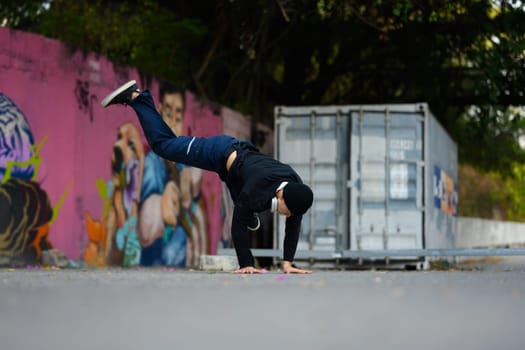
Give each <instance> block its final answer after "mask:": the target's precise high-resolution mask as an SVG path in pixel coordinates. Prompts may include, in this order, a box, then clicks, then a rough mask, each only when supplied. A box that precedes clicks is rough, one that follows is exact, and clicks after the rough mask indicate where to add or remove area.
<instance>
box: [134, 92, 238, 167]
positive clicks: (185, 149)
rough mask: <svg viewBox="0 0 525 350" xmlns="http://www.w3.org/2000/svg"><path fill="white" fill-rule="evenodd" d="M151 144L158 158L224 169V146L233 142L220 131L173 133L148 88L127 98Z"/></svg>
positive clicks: (234, 141)
mask: <svg viewBox="0 0 525 350" xmlns="http://www.w3.org/2000/svg"><path fill="white" fill-rule="evenodd" d="M129 105H130V106H131V107H132V108H133V109H134V110H135V112H136V113H137V116H138V118H139V122H140V125H141V126H142V129H143V130H144V135H145V136H146V139H147V140H148V143H149V144H150V146H151V148H152V149H153V151H154V152H155V153H157V154H158V155H159V156H161V157H162V158H165V159H168V160H172V161H174V162H179V163H183V164H186V165H189V166H194V167H197V168H201V169H205V170H211V171H215V172H217V173H219V174H220V175H221V173H223V172H224V168H225V165H226V159H225V157H226V156H227V154H226V152H227V150H228V149H229V148H230V147H231V146H232V145H233V144H234V143H236V142H237V140H235V139H234V138H233V137H231V136H226V135H220V136H213V137H209V138H203V137H190V136H177V135H175V134H174V133H173V131H172V130H171V129H170V127H169V126H168V125H167V124H166V123H165V122H164V120H162V117H161V116H160V114H159V113H158V111H157V109H156V108H155V104H154V102H153V98H152V97H151V94H150V93H149V91H144V92H142V93H140V95H139V96H137V97H136V98H134V99H133V100H131V101H130V103H129Z"/></svg>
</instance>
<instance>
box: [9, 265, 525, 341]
mask: <svg viewBox="0 0 525 350" xmlns="http://www.w3.org/2000/svg"><path fill="white" fill-rule="evenodd" d="M502 266H503V265H502ZM524 315H525V265H522V264H519V263H517V264H514V265H512V267H511V268H509V267H508V266H507V265H505V266H504V267H502V268H497V267H494V266H492V267H491V269H485V268H483V269H481V270H479V269H473V270H471V271H446V272H440V271H411V272H404V271H315V272H314V274H312V275H304V276H300V275H283V274H281V273H279V272H278V271H270V272H268V273H266V274H263V275H257V276H255V275H253V276H251V275H250V276H248V275H244V276H240V275H231V274H229V273H206V272H202V271H189V270H179V269H176V270H170V269H129V270H126V269H112V270H26V269H21V270H11V269H3V270H0V349H4V350H11V349H24V350H27V349H56V350H61V349H145V348H147V349H367V350H370V349H404V350H406V349H425V350H429V349H461V350H467V349H472V350H474V349H476V350H482V349H494V348H499V349H520V350H521V349H523V348H524V346H525V332H524V326H523V319H524Z"/></svg>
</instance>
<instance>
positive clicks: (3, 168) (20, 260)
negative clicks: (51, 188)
mask: <svg viewBox="0 0 525 350" xmlns="http://www.w3.org/2000/svg"><path fill="white" fill-rule="evenodd" d="M42 145H43V142H42V144H40V145H37V146H35V144H34V142H33V134H32V133H31V130H30V128H29V125H28V123H27V120H26V118H25V116H24V114H23V113H22V111H20V110H19V109H18V107H17V106H16V105H15V104H14V103H13V102H12V101H11V100H10V99H9V98H8V97H7V96H5V95H4V94H2V93H0V265H4V266H5V265H16V266H18V265H22V266H24V265H26V264H36V263H38V262H39V261H40V256H41V253H42V251H43V250H50V249H52V245H51V242H50V241H49V240H48V233H49V227H50V225H51V223H52V221H53V217H54V209H53V208H52V206H51V203H50V201H49V197H48V195H47V193H46V192H45V191H44V190H43V189H42V188H41V186H40V184H39V183H37V182H36V181H35V178H36V175H37V172H38V167H39V164H40V162H41V159H40V158H39V155H38V153H39V150H40V148H41V147H42ZM58 207H59V206H58ZM57 211H58V210H57Z"/></svg>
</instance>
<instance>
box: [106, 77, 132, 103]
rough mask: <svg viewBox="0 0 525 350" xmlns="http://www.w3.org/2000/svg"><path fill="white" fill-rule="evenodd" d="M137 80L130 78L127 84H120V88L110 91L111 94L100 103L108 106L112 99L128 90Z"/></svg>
mask: <svg viewBox="0 0 525 350" xmlns="http://www.w3.org/2000/svg"><path fill="white" fill-rule="evenodd" d="M136 83H137V82H136V81H135V80H130V81H128V82H127V83H126V84H124V85H122V86H120V87H119V88H117V89H116V90H114V91H113V92H112V93H110V94H109V95H107V96H106V97H105V98H104V99H103V100H102V102H100V105H101V106H102V107H107V106H108V105H109V103H110V102H111V100H113V99H114V98H115V97H116V96H118V94H120V93H122V92H123V91H126V90H127V89H129V88H130V87H132V86H133V85H134V84H136Z"/></svg>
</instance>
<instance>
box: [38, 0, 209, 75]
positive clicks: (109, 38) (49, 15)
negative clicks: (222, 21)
mask: <svg viewBox="0 0 525 350" xmlns="http://www.w3.org/2000/svg"><path fill="white" fill-rule="evenodd" d="M66 28H67V29H66ZM65 29H66V30H65ZM36 30H37V31H38V32H40V33H42V34H44V35H46V36H49V37H54V38H59V39H60V40H62V41H64V42H66V43H67V44H69V45H71V46H72V47H74V48H79V49H81V50H86V51H88V50H89V51H95V52H98V53H100V54H103V55H105V56H107V57H108V58H109V59H110V60H112V61H113V62H116V63H121V64H127V65H132V66H136V67H138V68H139V69H140V70H141V71H142V72H145V73H148V74H152V75H157V76H160V77H164V78H166V79H170V80H174V81H183V80H185V79H186V78H187V76H188V72H189V71H191V69H190V68H191V67H190V65H189V63H190V62H191V55H192V52H194V50H195V49H196V48H198V47H199V45H201V43H202V40H203V38H204V36H205V35H206V27H205V26H204V25H202V24H201V23H200V22H199V21H198V20H193V19H188V18H178V16H176V14H174V13H173V12H172V11H169V10H166V9H164V8H161V7H160V5H159V4H158V3H157V2H154V1H151V0H141V1H138V2H137V3H135V4H130V3H128V2H126V1H120V2H107V1H102V0H95V1H86V0H84V1H75V2H71V1H67V0H55V1H53V5H52V7H51V8H50V10H49V11H47V12H45V13H44V14H42V15H41V16H40V19H39V22H38V25H37V28H36Z"/></svg>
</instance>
